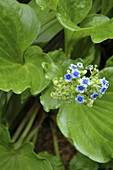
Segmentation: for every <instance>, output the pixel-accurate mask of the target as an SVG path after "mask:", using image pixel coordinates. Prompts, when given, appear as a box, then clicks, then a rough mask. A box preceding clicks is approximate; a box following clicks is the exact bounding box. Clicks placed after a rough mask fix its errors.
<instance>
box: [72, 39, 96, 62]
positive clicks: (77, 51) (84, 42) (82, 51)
mask: <svg viewBox="0 0 113 170" xmlns="http://www.w3.org/2000/svg"><path fill="white" fill-rule="evenodd" d="M71 57H72V58H73V59H76V58H83V59H84V60H85V61H86V62H87V65H88V64H91V63H92V61H93V60H94V58H95V45H94V44H93V43H92V41H91V40H90V38H89V37H85V38H83V39H81V40H79V41H78V42H77V43H75V45H74V46H73V51H72V54H71Z"/></svg>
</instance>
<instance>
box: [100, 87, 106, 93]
mask: <svg viewBox="0 0 113 170" xmlns="http://www.w3.org/2000/svg"><path fill="white" fill-rule="evenodd" d="M99 89H100V93H102V94H104V93H105V91H106V90H107V87H103V86H102V85H100V87H99Z"/></svg>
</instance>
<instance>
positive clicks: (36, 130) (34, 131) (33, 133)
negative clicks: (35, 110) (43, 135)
mask: <svg viewBox="0 0 113 170" xmlns="http://www.w3.org/2000/svg"><path fill="white" fill-rule="evenodd" d="M46 117H47V115H44V116H43V117H42V119H41V121H40V122H39V124H38V126H37V127H36V128H35V129H33V130H32V132H31V133H29V135H28V136H27V137H26V139H25V141H30V140H31V139H32V138H33V137H34V136H36V139H37V135H38V131H39V128H40V126H41V125H42V123H43V121H44V120H45V118H46ZM33 143H34V145H35V143H36V142H35V141H33Z"/></svg>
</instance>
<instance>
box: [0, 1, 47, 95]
mask: <svg viewBox="0 0 113 170" xmlns="http://www.w3.org/2000/svg"><path fill="white" fill-rule="evenodd" d="M0 13H1V15H0V89H2V90H4V91H9V90H13V91H14V92H15V93H21V92H22V91H24V90H25V89H26V88H31V92H32V94H37V93H39V92H40V91H42V90H43V89H44V88H45V87H46V86H47V84H48V81H47V80H46V79H45V77H44V75H43V69H42V66H41V64H42V62H43V61H46V62H47V61H48V60H49V59H48V57H47V56H46V55H45V54H43V52H42V50H41V49H40V48H39V47H29V45H30V44H31V43H32V42H33V41H34V39H35V38H36V36H37V34H38V32H39V29H40V23H39V20H38V17H37V16H36V14H35V12H34V11H33V10H32V8H30V7H29V6H28V5H23V4H20V3H18V2H17V1H14V0H9V1H8V2H7V0H1V1H0ZM28 16H29V17H28ZM28 47H29V48H28ZM49 62H50V60H49Z"/></svg>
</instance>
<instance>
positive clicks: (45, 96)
mask: <svg viewBox="0 0 113 170" xmlns="http://www.w3.org/2000/svg"><path fill="white" fill-rule="evenodd" d="M52 91H54V87H53V85H52V84H49V87H47V88H46V89H45V90H44V91H43V92H42V94H41V96H40V102H41V104H42V105H43V107H44V110H45V111H46V112H49V111H50V109H58V108H59V106H60V105H61V101H59V100H58V99H53V98H52V97H51V96H50V94H51V92H52Z"/></svg>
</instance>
